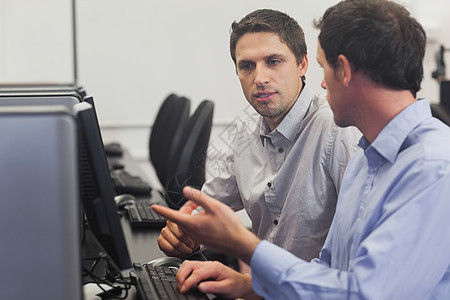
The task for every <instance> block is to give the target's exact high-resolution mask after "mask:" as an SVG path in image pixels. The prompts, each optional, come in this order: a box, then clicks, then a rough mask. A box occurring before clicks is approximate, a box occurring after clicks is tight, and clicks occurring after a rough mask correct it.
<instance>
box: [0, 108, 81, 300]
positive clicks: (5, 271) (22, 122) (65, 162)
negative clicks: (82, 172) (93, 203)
mask: <svg viewBox="0 0 450 300" xmlns="http://www.w3.org/2000/svg"><path fill="white" fill-rule="evenodd" d="M0 139H1V140H2V141H3V142H2V143H0V166H1V168H0V178H1V180H0V190H1V192H2V207H1V210H0V228H2V230H1V232H0V240H1V241H2V245H1V247H0V273H1V278H2V279H1V280H0V291H1V298H2V299H11V300H15V299H17V300H20V299H70V300H81V299H82V289H81V247H80V246H81V245H80V227H81V224H80V217H79V213H77V212H79V211H80V207H79V206H80V205H79V197H78V190H79V188H78V171H77V169H78V168H77V164H78V153H77V140H78V137H77V121H76V119H75V117H74V115H73V113H72V110H69V109H68V108H67V107H66V106H0Z"/></svg>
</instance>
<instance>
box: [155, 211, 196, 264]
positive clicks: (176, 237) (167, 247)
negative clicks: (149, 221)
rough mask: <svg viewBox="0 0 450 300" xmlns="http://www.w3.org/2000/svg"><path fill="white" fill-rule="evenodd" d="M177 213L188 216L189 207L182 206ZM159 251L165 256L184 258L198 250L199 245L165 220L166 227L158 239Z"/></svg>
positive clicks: (173, 224)
mask: <svg viewBox="0 0 450 300" xmlns="http://www.w3.org/2000/svg"><path fill="white" fill-rule="evenodd" d="M179 212H181V213H185V214H188V215H190V214H191V213H192V209H191V207H190V206H183V207H181V208H180V210H179ZM158 246H159V249H160V250H161V251H162V252H164V253H165V254H166V255H167V256H175V257H179V258H185V257H186V256H188V255H190V254H192V252H194V251H195V250H197V249H198V247H199V246H200V244H198V243H196V242H194V240H193V239H192V238H191V237H190V236H189V235H188V234H186V233H185V232H184V231H183V230H182V229H181V228H180V227H178V225H177V224H175V223H174V222H172V221H170V220H167V225H166V227H164V228H163V229H162V230H161V234H160V235H159V237H158Z"/></svg>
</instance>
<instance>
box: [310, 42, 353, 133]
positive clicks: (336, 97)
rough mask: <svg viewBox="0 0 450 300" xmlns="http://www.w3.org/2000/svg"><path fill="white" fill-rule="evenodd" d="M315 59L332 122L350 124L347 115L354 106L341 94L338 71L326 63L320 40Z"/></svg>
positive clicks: (350, 113) (342, 124) (343, 125)
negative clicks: (320, 74) (318, 66)
mask: <svg viewBox="0 0 450 300" xmlns="http://www.w3.org/2000/svg"><path fill="white" fill-rule="evenodd" d="M317 61H318V62H319V64H320V66H321V67H322V68H323V80H322V83H321V86H322V88H324V89H326V90H327V100H328V103H329V104H330V107H331V110H332V111H333V115H334V122H335V123H336V125H338V126H341V127H346V126H349V125H352V124H350V123H351V118H349V117H351V116H352V114H353V113H354V106H350V105H349V102H348V101H346V100H347V99H348V98H349V97H346V96H345V95H344V94H343V87H342V85H341V83H340V82H339V80H338V79H339V78H338V77H339V76H338V75H337V73H338V72H336V71H335V69H333V68H332V67H331V66H330V65H329V64H328V61H327V59H326V56H325V52H324V51H323V49H322V46H321V45H320V42H319V44H318V45H317ZM349 122H350V123H349Z"/></svg>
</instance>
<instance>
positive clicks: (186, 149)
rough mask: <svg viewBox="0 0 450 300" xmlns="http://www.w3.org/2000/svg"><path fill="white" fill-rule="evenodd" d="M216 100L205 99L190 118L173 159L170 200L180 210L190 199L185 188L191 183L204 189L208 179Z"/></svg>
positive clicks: (171, 205) (169, 181)
mask: <svg viewBox="0 0 450 300" xmlns="http://www.w3.org/2000/svg"><path fill="white" fill-rule="evenodd" d="M213 114H214V102H212V101H210V100H204V101H202V102H201V103H200V104H199V106H198V107H197V109H196V110H195V112H194V113H193V114H192V116H191V117H190V118H189V120H188V121H187V124H186V126H185V128H184V130H183V134H182V136H181V139H180V143H179V144H178V147H177V150H176V151H175V153H174V154H173V156H171V158H170V159H169V164H168V166H167V167H168V171H167V173H168V174H169V177H168V182H167V184H166V185H165V188H166V200H167V203H168V204H169V206H170V207H172V208H176V209H178V208H179V207H181V205H183V204H184V202H185V201H186V199H184V197H183V196H182V193H181V190H182V188H183V187H184V186H186V185H190V186H194V187H196V188H201V186H202V185H203V183H204V182H205V163H206V155H207V149H208V144H209V138H210V135H211V127H212V119H213Z"/></svg>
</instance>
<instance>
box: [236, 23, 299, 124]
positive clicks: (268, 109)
mask: <svg viewBox="0 0 450 300" xmlns="http://www.w3.org/2000/svg"><path fill="white" fill-rule="evenodd" d="M236 69H237V74H238V76H239V80H240V82H241V86H242V90H243V92H244V95H245V98H247V101H248V102H249V103H250V105H252V106H253V108H254V109H255V110H256V111H257V112H258V113H259V114H260V115H262V116H263V117H264V119H265V120H266V122H267V124H268V125H269V127H270V129H271V130H273V129H274V128H275V127H276V126H278V124H279V123H280V122H281V121H282V120H283V118H284V116H285V115H286V114H287V113H288V112H289V110H290V109H291V107H292V106H293V105H294V103H295V101H296V100H297V98H298V96H299V94H300V91H301V89H302V81H301V76H303V75H305V73H306V70H307V69H308V60H307V57H306V55H305V57H304V59H303V61H302V62H301V63H300V65H298V64H297V61H296V59H295V56H294V53H293V52H292V51H291V50H290V49H289V48H288V46H287V45H286V44H285V43H282V42H281V40H280V38H279V36H278V35H277V34H274V33H271V32H257V33H246V34H245V35H243V36H242V37H241V38H240V39H239V40H238V42H237V44H236Z"/></svg>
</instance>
